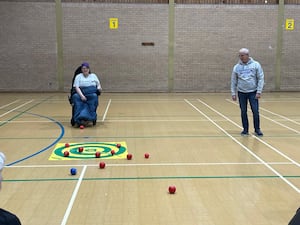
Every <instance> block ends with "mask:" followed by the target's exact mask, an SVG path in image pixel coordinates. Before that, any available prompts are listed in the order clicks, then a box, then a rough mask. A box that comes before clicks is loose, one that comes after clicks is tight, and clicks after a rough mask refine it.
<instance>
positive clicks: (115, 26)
mask: <svg viewBox="0 0 300 225" xmlns="http://www.w3.org/2000/svg"><path fill="white" fill-rule="evenodd" d="M118 26H119V23H118V18H110V19H109V28H110V29H118Z"/></svg>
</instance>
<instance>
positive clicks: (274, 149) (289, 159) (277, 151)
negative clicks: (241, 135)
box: [198, 100, 300, 167]
mask: <svg viewBox="0 0 300 225" xmlns="http://www.w3.org/2000/svg"><path fill="white" fill-rule="evenodd" d="M198 101H199V102H201V103H202V104H203V105H205V106H206V107H208V108H209V109H210V110H212V111H213V112H215V113H217V114H218V115H220V116H221V117H223V118H224V119H226V120H228V121H229V122H230V123H232V124H234V125H235V126H237V127H239V128H240V129H242V126H240V125H238V124H237V123H235V122H234V121H232V120H231V119H229V118H228V117H227V116H225V115H223V114H222V113H220V112H219V111H217V110H216V109H214V108H212V107H211V106H210V105H208V104H206V103H205V102H203V101H201V100H198ZM234 104H236V103H234ZM251 136H252V137H254V138H255V139H256V140H258V141H260V142H261V143H263V144H264V145H266V146H267V147H269V148H270V149H272V150H273V151H275V152H276V153H277V154H279V155H281V156H282V157H284V158H285V159H287V160H288V161H290V162H292V163H293V164H295V165H297V166H298V167H300V164H299V163H297V162H296V161H295V160H293V159H292V158H290V157H288V156H287V155H285V154H284V153H282V152H281V151H279V150H278V149H277V148H275V147H273V146H272V145H270V144H269V143H267V142H265V141H264V140H262V139H261V138H258V137H256V136H255V135H253V134H251Z"/></svg>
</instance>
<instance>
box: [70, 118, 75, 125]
mask: <svg viewBox="0 0 300 225" xmlns="http://www.w3.org/2000/svg"><path fill="white" fill-rule="evenodd" d="M71 125H72V127H74V125H75V121H74V119H73V118H72V119H71Z"/></svg>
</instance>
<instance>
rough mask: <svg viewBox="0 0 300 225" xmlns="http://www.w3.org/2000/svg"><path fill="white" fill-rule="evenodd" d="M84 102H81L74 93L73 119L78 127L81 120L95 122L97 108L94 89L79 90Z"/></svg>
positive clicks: (96, 97)
mask: <svg viewBox="0 0 300 225" xmlns="http://www.w3.org/2000/svg"><path fill="white" fill-rule="evenodd" d="M81 90H82V92H83V93H84V95H85V97H86V98H87V100H86V101H82V100H81V98H80V96H79V95H78V94H77V93H75V94H73V96H72V102H73V104H74V105H73V108H74V110H73V119H74V122H75V123H77V124H78V125H79V124H81V121H82V120H85V121H94V120H97V112H96V111H97V107H98V95H97V94H96V91H97V89H96V88H95V87H85V88H81Z"/></svg>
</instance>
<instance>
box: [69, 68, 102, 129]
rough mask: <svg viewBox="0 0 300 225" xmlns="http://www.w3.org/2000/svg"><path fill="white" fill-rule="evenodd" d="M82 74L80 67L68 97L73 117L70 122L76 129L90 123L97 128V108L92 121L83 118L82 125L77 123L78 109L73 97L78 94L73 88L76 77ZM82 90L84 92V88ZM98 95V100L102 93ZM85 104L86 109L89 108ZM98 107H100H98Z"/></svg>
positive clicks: (75, 74) (76, 71)
mask: <svg viewBox="0 0 300 225" xmlns="http://www.w3.org/2000/svg"><path fill="white" fill-rule="evenodd" d="M80 73H81V66H79V67H78V68H77V69H76V70H75V72H74V76H73V79H72V86H71V89H70V95H69V96H68V100H69V103H70V105H71V106H72V117H71V121H70V122H71V125H72V126H73V127H74V126H75V125H76V124H77V125H78V126H81V125H84V126H87V125H88V124H89V123H90V122H92V124H93V126H95V125H96V123H97V113H96V109H97V107H96V109H95V111H94V112H93V114H94V116H92V117H93V118H92V119H85V118H83V119H82V120H81V122H80V123H78V122H76V121H75V117H74V114H75V108H76V107H75V102H74V99H73V96H74V95H75V94H76V93H77V92H76V89H75V87H73V85H74V81H75V77H76V76H77V75H78V74H80ZM81 90H82V88H81ZM82 91H83V90H82ZM96 94H97V98H98V96H99V95H101V92H99V91H98V90H97V92H96ZM85 104H86V106H85V107H88V105H87V103H85ZM97 106H98V105H97Z"/></svg>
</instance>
